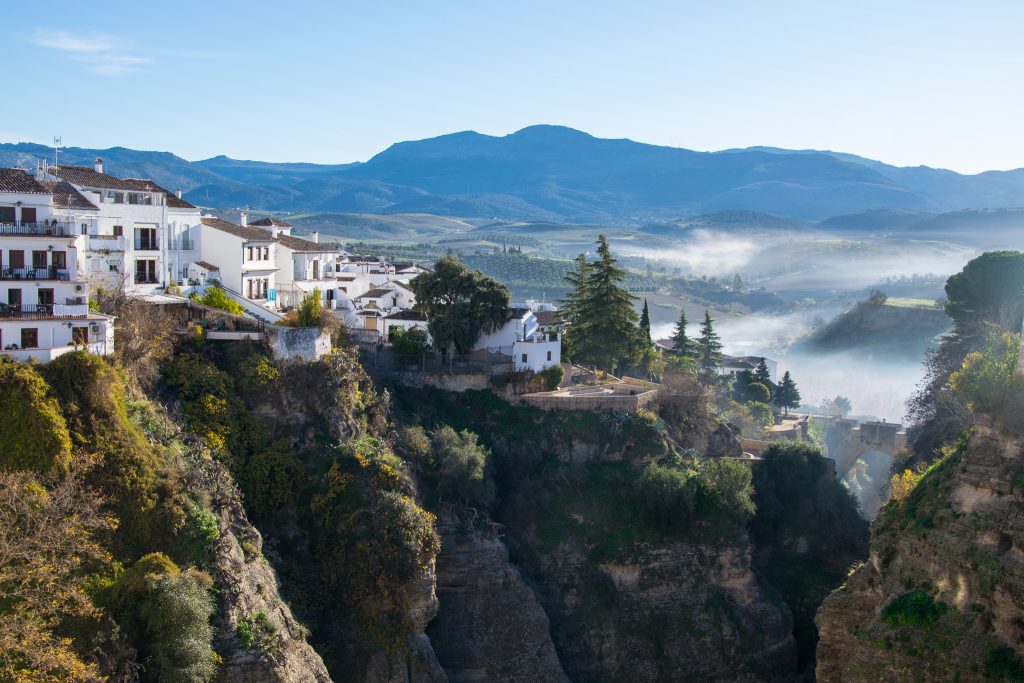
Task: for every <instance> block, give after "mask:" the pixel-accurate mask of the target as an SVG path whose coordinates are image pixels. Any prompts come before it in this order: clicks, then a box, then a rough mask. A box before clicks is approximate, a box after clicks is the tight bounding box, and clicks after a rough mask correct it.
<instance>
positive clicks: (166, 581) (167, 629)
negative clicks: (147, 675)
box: [111, 553, 215, 683]
mask: <svg viewBox="0 0 1024 683" xmlns="http://www.w3.org/2000/svg"><path fill="white" fill-rule="evenodd" d="M209 583H210V581H209V577H207V576H205V575H203V574H199V573H197V572H193V571H186V572H182V571H181V570H179V569H178V567H177V565H175V564H174V562H172V561H171V560H170V558H168V557H167V556H166V555H164V554H162V553H152V554H150V555H146V556H144V557H142V558H140V559H139V560H138V562H136V563H135V565H133V566H132V567H131V568H130V569H128V570H126V571H125V572H124V573H122V574H121V576H120V577H118V580H117V582H116V583H115V584H114V586H113V588H112V591H111V593H112V600H111V602H112V606H113V607H114V610H115V613H116V616H117V617H118V622H119V623H121V624H122V625H123V626H124V627H125V629H126V630H127V631H128V634H129V636H130V638H131V640H132V641H133V643H134V644H135V645H136V646H137V647H138V648H139V650H140V654H141V655H142V657H143V658H147V657H148V659H149V660H150V663H151V668H152V671H153V674H154V676H153V679H154V680H159V681H161V682H162V681H170V682H172V683H179V682H180V683H186V682H192V681H200V682H202V681H209V680H211V679H212V678H213V675H214V673H215V666H214V652H213V649H212V647H211V646H210V643H211V641H212V640H213V628H212V627H211V626H210V617H211V616H212V615H213V611H214V605H213V600H212V599H211V597H210V594H209V591H208V588H209Z"/></svg>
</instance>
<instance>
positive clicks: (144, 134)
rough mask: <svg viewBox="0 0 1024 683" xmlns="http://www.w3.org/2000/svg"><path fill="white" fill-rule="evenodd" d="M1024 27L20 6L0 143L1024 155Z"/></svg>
mask: <svg viewBox="0 0 1024 683" xmlns="http://www.w3.org/2000/svg"><path fill="white" fill-rule="evenodd" d="M1022 26H1024V3H1022V2H1019V1H1018V0H998V1H997V0H973V1H972V2H963V1H958V2H951V1H944V0H930V1H927V2H924V1H917V0H899V1H897V2H893V1H892V0H885V1H882V2H879V1H876V0H860V1H857V2H852V1H847V0H829V1H828V2H821V0H814V1H810V0H808V1H789V0H773V1H770V2H769V1H768V0H747V1H736V0H713V1H712V0H705V1H703V2H690V1H688V0H675V1H667V2H646V1H644V0H632V1H630V2H615V3H613V2H603V1H601V0H587V1H586V2H583V1H577V0H562V1H558V2H553V1H551V0H545V1H540V2H534V1H532V0H516V1H515V2H508V1H505V2H497V1H493V0H467V1H465V2H461V1H458V2H457V1H448V0H431V1H429V2H426V1H423V0H418V1H409V2H399V1H394V0H375V1H374V2H347V1H344V0H336V1H326V0H325V1H322V2H312V1H310V2H307V1H304V0H293V1H292V2H290V3H280V2H275V3H270V2H261V1H252V0H250V1H249V2H235V1H234V0H215V1H211V0H205V1H203V2H194V1H193V0H178V1H177V2H175V3H162V4H156V5H152V4H148V5H139V4H138V3H137V2H133V3H128V2H124V3H121V2H102V1H93V2H81V1H80V0H74V1H67V0H54V1H50V2H46V3H41V2H36V3H17V9H16V10H8V11H7V12H5V21H4V22H3V24H2V25H0V38H2V40H3V43H4V45H5V46H6V54H5V57H4V61H5V64H6V66H7V69H6V70H5V71H6V72H7V73H8V74H9V75H10V74H12V73H16V74H17V78H16V80H15V81H10V80H9V81H8V83H9V86H8V98H7V104H6V106H5V107H4V108H3V109H2V112H0V141H2V142H12V141H32V142H41V143H46V144H49V143H50V142H51V141H52V139H53V136H55V135H59V136H61V139H62V141H63V144H64V145H68V146H78V147H96V148H106V147H112V146H124V147H131V148H135V149H153V150H165V151H171V152H174V153H175V154H178V155H179V156H182V157H184V158H186V159H189V160H197V159H203V158H208V157H211V156H215V155H218V154H226V155H228V156H231V157H234V158H242V159H259V160H265V161H311V162H318V163H344V162H351V161H364V160H366V159H368V158H370V157H371V156H373V155H374V154H376V153H378V152H380V151H382V150H384V149H385V148H387V147H388V146H389V145H391V144H392V143H395V142H399V141H402V140H415V139H421V138H426V137H432V136H436V135H443V134H446V133H451V132H456V131H462V130H475V131H478V132H481V133H486V134H491V135H506V134H508V133H511V132H514V131H516V130H518V129H520V128H523V127H525V126H528V125H533V124H540V123H550V124H560V125H566V126H571V127H573V128H578V129H580V130H584V131H586V132H588V133H591V134H592V135H595V136H598V137H611V138H630V139H633V140H638V141H641V142H649V143H654V144H660V145H670V146H675V147H686V148H689V149H697V150H718V149H727V148H733V147H747V146H753V145H771V146H777V147H787V148H797V149H805V148H815V149H831V150H835V151H844V152H852V153H855V154H860V155H862V156H866V157H870V158H874V159H879V160H882V161H885V162H888V163H892V164H896V165H901V166H916V165H928V166H933V167H941V168H950V169H953V170H956V171H960V172H965V173H976V172H980V171H983V170H989V169H1000V170H1004V169H1010V168H1018V167H1024V135H1021V134H1020V126H1021V121H1024V87H1021V78H1022V76H1021V75H1022V74H1024V41H1021V40H1020V35H1019V34H1020V29H1021V27H1022ZM12 63H13V64H14V65H16V66H17V67H18V68H17V70H16V71H14V72H12V69H11V66H12ZM15 84H16V85H15ZM12 85H15V87H14V88H13V90H12V88H11V86H12ZM19 91H20V92H19Z"/></svg>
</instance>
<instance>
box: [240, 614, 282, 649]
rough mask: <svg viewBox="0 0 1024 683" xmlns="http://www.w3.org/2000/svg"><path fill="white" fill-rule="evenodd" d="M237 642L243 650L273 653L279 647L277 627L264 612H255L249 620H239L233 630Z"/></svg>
mask: <svg viewBox="0 0 1024 683" xmlns="http://www.w3.org/2000/svg"><path fill="white" fill-rule="evenodd" d="M235 635H236V636H238V642H239V643H240V644H241V645H242V649H245V650H259V651H261V652H273V651H275V650H277V649H279V647H280V642H279V641H278V638H277V626H275V625H274V623H273V622H272V621H270V617H268V616H267V613H266V612H257V613H256V614H255V616H253V617H252V618H251V619H248V618H245V617H243V618H241V619H239V620H238V626H237V627H236V628H235Z"/></svg>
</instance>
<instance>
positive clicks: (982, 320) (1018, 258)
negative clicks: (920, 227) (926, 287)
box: [946, 251, 1024, 358]
mask: <svg viewBox="0 0 1024 683" xmlns="http://www.w3.org/2000/svg"><path fill="white" fill-rule="evenodd" d="M1022 292H1024V254H1022V253H1021V252H1019V251H992V252H987V253H984V254H982V255H981V256H979V257H977V258H975V259H972V260H971V261H968V263H967V265H966V266H964V269H963V270H962V271H960V272H959V273H957V274H956V275H953V276H952V277H950V278H949V280H947V281H946V313H947V315H949V317H950V318H952V319H953V338H954V340H955V341H956V343H957V345H958V346H959V347H960V350H961V352H962V354H963V355H967V353H970V352H971V351H976V350H978V349H980V348H982V347H983V346H984V345H985V344H986V342H987V340H988V339H989V337H990V335H991V334H992V333H993V332H995V333H1000V332H1019V331H1020V329H1021V323H1022V317H1024V296H1022ZM963 355H962V356H961V358H962V357H963Z"/></svg>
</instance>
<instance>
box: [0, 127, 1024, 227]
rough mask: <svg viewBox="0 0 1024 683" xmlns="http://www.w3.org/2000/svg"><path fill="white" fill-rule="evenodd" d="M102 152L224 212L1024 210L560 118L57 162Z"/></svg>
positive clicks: (518, 215)
mask: <svg viewBox="0 0 1024 683" xmlns="http://www.w3.org/2000/svg"><path fill="white" fill-rule="evenodd" d="M96 156H101V157H103V158H104V159H105V160H106V162H107V168H108V170H109V171H110V172H112V173H114V174H117V175H122V176H145V177H151V178H153V179H154V180H156V181H157V182H159V183H161V184H163V185H165V186H167V187H174V188H177V187H180V188H182V189H184V190H185V192H186V195H185V196H186V198H188V199H189V200H191V201H193V202H195V203H197V204H201V205H203V206H211V207H221V208H225V207H238V206H251V207H252V208H254V209H266V210H281V211H325V212H343V213H384V212H388V213H432V214H442V215H457V216H476V217H483V218H494V219H506V220H526V221H555V222H568V223H581V222H583V223H605V224H619V225H644V224H648V223H652V222H654V223H659V222H662V221H676V220H679V219H681V218H685V217H688V216H699V215H708V214H711V215H715V214H722V215H720V216H718V217H717V218H715V219H714V221H713V222H715V223H720V222H721V221H722V220H723V217H722V216H724V217H725V218H724V220H725V221H726V222H729V220H730V219H729V216H732V217H733V219H732V220H733V222H736V219H737V217H738V219H739V220H740V221H741V222H743V221H748V222H749V219H750V217H751V215H753V214H771V215H773V216H778V217H785V219H796V220H798V221H808V220H814V221H817V220H822V219H826V218H829V217H830V216H842V217H843V219H842V220H839V219H836V220H837V221H838V222H839V224H838V225H836V226H834V227H837V228H841V229H869V230H891V229H899V228H901V227H904V225H907V224H909V222H910V219H911V217H913V216H918V215H920V217H921V219H924V218H927V217H928V215H930V214H936V213H942V212H948V211H962V210H968V209H982V208H996V209H998V208H1012V207H1018V206H1024V170H1015V171H1006V172H1000V171H991V172H986V173H980V174H977V175H972V176H965V175H961V174H958V173H954V172H952V171H946V170H941V169H932V168H927V167H915V168H898V167H894V166H889V165H887V164H884V163H882V162H878V161H873V160H870V159H865V158H863V157H858V156H856V155H852V154H843V153H836V152H821V151H816V150H782V149H776V148H767V147H755V148H748V149H741V150H726V151H723V152H713V153H712V152H695V151H692V150H687V149H678V148H673V147H662V146H657V145H648V144H642V143H638V142H634V141H632V140H609V139H601V138H595V137H593V136H591V135H588V134H586V133H583V132H580V131H577V130H573V129H571V128H565V127H561V126H531V127H529V128H524V129H522V130H520V131H518V132H516V133H512V134H510V135H505V136H501V137H497V136H490V135H482V134H480V133H475V132H472V131H465V132H461V133H453V134H450V135H442V136H440V137H436V138H430V139H426V140H418V141H410V142H400V143H397V144H394V145H392V146H391V147H389V148H388V149H386V150H384V151H382V152H381V153H379V154H377V155H376V156H374V157H373V158H372V159H370V160H369V161H367V162H365V163H354V164H330V165H322V164H310V163H269V162H262V161H244V160H236V159H230V158H228V157H225V156H216V157H213V158H211V159H205V160H202V161H196V162H189V161H186V160H184V159H182V158H180V157H177V156H175V155H173V154H171V153H168V152H146V151H136V150H129V149H124V148H121V147H114V148H111V149H103V150H96V149H83V148H75V147H71V148H67V149H65V150H63V152H62V157H61V159H62V160H63V161H65V162H67V163H76V164H88V163H92V160H93V158H94V157H96ZM42 158H52V150H51V149H49V148H47V147H45V146H42V145H34V144H26V143H22V144H4V145H0V164H3V165H5V166H13V165H18V164H20V165H22V166H25V167H32V166H34V165H35V164H36V162H37V161H38V160H39V159H42ZM880 210H884V211H883V212H882V213H877V212H879V211H880ZM723 212H724V213H723ZM690 220H692V219H690ZM914 222H917V221H914Z"/></svg>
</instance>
